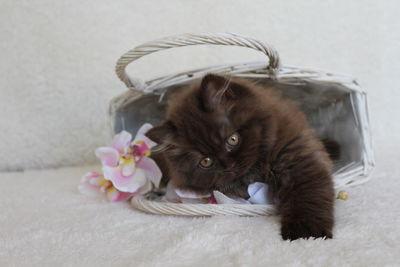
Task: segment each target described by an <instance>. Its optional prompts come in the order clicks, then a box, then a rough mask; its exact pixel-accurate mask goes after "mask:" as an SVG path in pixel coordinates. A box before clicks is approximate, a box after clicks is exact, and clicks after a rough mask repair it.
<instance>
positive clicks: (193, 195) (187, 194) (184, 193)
mask: <svg viewBox="0 0 400 267" xmlns="http://www.w3.org/2000/svg"><path fill="white" fill-rule="evenodd" d="M175 192H176V194H177V195H178V196H179V197H180V198H208V197H210V196H211V194H197V193H194V192H191V191H186V190H180V189H175Z"/></svg>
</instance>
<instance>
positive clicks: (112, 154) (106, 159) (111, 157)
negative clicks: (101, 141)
mask: <svg viewBox="0 0 400 267" xmlns="http://www.w3.org/2000/svg"><path fill="white" fill-rule="evenodd" d="M95 154H96V156H97V157H98V158H99V159H100V160H101V163H102V164H103V165H106V166H110V167H115V166H117V165H118V161H119V153H118V151H117V150H116V149H114V148H112V147H99V148H98V149H96V152H95Z"/></svg>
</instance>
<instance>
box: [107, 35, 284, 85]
mask: <svg viewBox="0 0 400 267" xmlns="http://www.w3.org/2000/svg"><path fill="white" fill-rule="evenodd" d="M204 44H212V45H229V46H241V47H247V48H252V49H255V50H258V51H260V52H262V53H264V54H265V55H266V56H267V57H268V59H269V61H268V66H267V70H268V72H269V74H270V76H271V77H275V76H276V74H277V71H278V69H279V66H280V60H279V56H278V52H277V51H276V50H275V49H274V48H273V47H272V46H269V45H266V44H264V43H262V42H260V41H257V40H254V39H251V38H247V37H243V36H239V35H236V34H232V33H218V34H184V35H179V36H175V37H167V38H164V39H159V40H156V41H153V42H149V43H145V44H142V45H139V46H137V47H135V48H134V49H132V50H129V51H128V52H126V53H125V54H123V55H122V56H121V57H120V58H119V59H118V61H117V64H116V67H115V72H116V73H117V76H118V78H119V79H120V80H121V81H122V82H124V83H125V85H126V86H127V87H128V88H130V89H136V90H143V87H142V86H141V87H142V88H137V86H136V87H135V83H137V82H136V80H135V79H133V81H131V79H129V77H128V75H127V73H126V71H125V69H126V67H127V66H128V65H129V64H130V63H131V62H133V61H135V60H138V59H139V58H141V57H143V56H145V55H148V54H151V53H154V52H158V51H161V50H165V49H170V48H173V47H182V46H191V45H204Z"/></svg>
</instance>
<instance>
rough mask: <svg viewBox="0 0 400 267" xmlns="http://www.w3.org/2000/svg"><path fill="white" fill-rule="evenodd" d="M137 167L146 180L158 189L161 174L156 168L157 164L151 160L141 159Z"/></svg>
mask: <svg viewBox="0 0 400 267" xmlns="http://www.w3.org/2000/svg"><path fill="white" fill-rule="evenodd" d="M137 165H138V168H140V169H142V170H143V171H144V173H145V175H146V178H148V179H149V180H150V181H152V182H153V184H154V186H155V187H156V188H158V186H159V185H160V181H161V177H162V173H161V170H160V168H159V167H158V166H157V163H156V162H155V161H154V160H153V159H151V158H148V157H143V158H142V159H141V160H140V161H139V162H138V164H137Z"/></svg>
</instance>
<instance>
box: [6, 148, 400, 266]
mask: <svg viewBox="0 0 400 267" xmlns="http://www.w3.org/2000/svg"><path fill="white" fill-rule="evenodd" d="M396 154H397V153H396ZM395 161H396V159H395V157H392V161H391V162H390V161H385V162H382V161H381V167H380V168H379V169H377V170H376V171H375V173H374V174H373V179H372V180H371V181H370V182H368V183H367V184H364V185H361V186H359V187H356V188H351V189H350V190H349V192H350V194H351V198H350V199H349V200H347V201H339V200H338V201H337V205H336V218H337V223H336V227H335V230H334V239H332V240H297V241H293V242H289V241H282V240H281V238H280V235H279V221H278V218H277V217H265V218H263V217H259V218H244V217H214V218H184V217H168V216H157V215H148V214H143V213H141V212H138V211H135V210H133V209H132V208H131V207H130V206H129V204H128V203H116V204H115V203H106V202H103V203H101V202H98V201H95V200H92V199H89V198H87V197H86V196H83V195H80V194H79V193H78V191H77V188H76V185H77V184H78V181H79V179H80V176H81V174H83V173H85V172H87V171H90V170H94V169H96V168H94V167H93V166H87V167H79V168H64V169H58V170H44V171H27V172H20V173H2V174H0V205H1V217H0V226H1V228H0V266H163V267H164V266H349V265H354V266H388V265H390V266H394V265H398V264H400V260H399V257H400V231H399V230H400V229H399V228H400V221H399V214H400V213H399V211H400V208H399V199H400V197H399V190H398V188H399V180H398V179H399V177H400V173H399V170H398V169H395V170H394V171H393V172H390V173H389V172H384V171H383V170H385V169H386V170H388V169H390V167H391V166H394V164H395ZM396 188H397V190H396Z"/></svg>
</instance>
